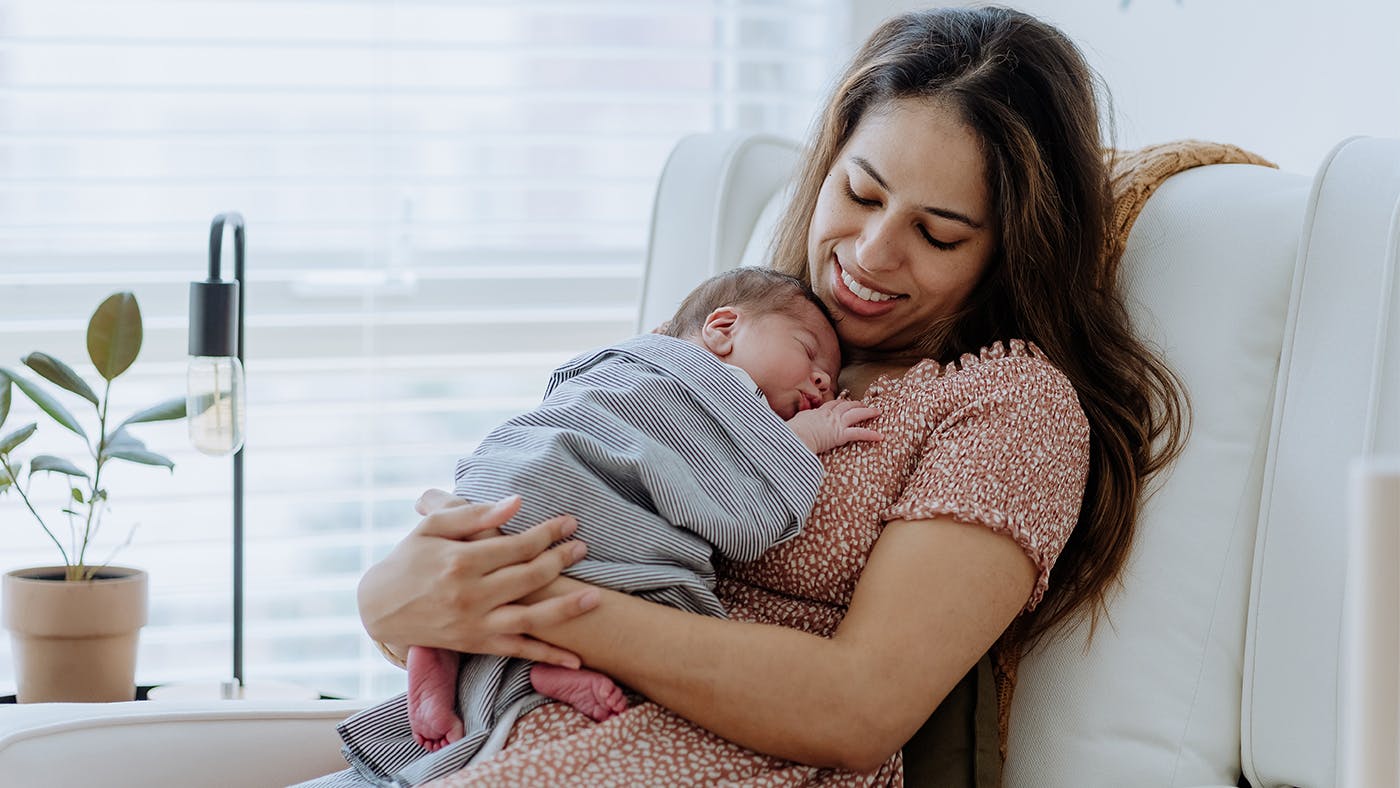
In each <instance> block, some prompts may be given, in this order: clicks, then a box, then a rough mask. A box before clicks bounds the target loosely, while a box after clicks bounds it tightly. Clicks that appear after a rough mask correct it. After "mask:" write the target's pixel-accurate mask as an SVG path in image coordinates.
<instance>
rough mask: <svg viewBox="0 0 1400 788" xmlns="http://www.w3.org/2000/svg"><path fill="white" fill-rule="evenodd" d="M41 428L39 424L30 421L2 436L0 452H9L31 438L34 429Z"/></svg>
mask: <svg viewBox="0 0 1400 788" xmlns="http://www.w3.org/2000/svg"><path fill="white" fill-rule="evenodd" d="M37 429H39V425H38V424H35V423H33V422H30V423H28V424H26V425H24V426H23V427H20V428H19V429H17V430H15V431H14V432H12V433H10V434H9V435H6V436H5V437H3V438H0V454H9V453H10V452H12V451H14V450H15V449H16V448H17V447H18V446H19V445H20V444H21V443H24V442H25V441H27V440H29V436H30V435H33V434H34V430H37Z"/></svg>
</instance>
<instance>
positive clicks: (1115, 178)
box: [995, 140, 1278, 758]
mask: <svg viewBox="0 0 1400 788" xmlns="http://www.w3.org/2000/svg"><path fill="white" fill-rule="evenodd" d="M1107 156H1108V159H1109V167H1110V171H1109V183H1110V185H1111V187H1112V189H1113V213H1112V216H1111V218H1110V221H1109V226H1108V238H1107V239H1106V241H1105V254H1106V255H1107V256H1108V258H1109V259H1110V260H1112V261H1113V264H1112V265H1111V266H1110V267H1109V271H1110V272H1111V273H1112V274H1113V275H1116V274H1117V270H1118V261H1119V258H1121V257H1122V255H1123V249H1124V247H1125V246H1126V245H1127V241H1128V233H1129V232H1130V231H1131V230H1132V229H1133V223H1134V222H1135V221H1137V217H1138V214H1139V213H1141V212H1142V206H1144V205H1146V204H1147V199H1148V198H1149V197H1151V196H1152V195H1153V193H1154V192H1156V191H1157V187H1159V186H1161V185H1162V182H1163V181H1165V180H1166V179H1168V178H1170V177H1171V176H1173V175H1176V174H1177V173H1179V172H1183V171H1185V170H1189V169H1192V168H1195V167H1204V166H1206V165H1209V164H1256V165H1259V166H1263V167H1274V168H1277V166H1278V165H1276V164H1274V163H1273V162H1270V161H1268V160H1266V159H1264V158H1262V157H1260V156H1257V155H1255V154H1253V153H1250V152H1249V151H1246V150H1244V149H1242V148H1238V147H1236V146H1234V145H1225V144H1222V143H1218V142H1202V141H1200V140H1177V141H1175V142H1164V143H1161V144H1159V145H1149V146H1147V147H1145V148H1138V149H1137V150H1131V151H1122V150H1110V151H1108V152H1107ZM1012 626H1013V627H1015V625H1014V624H1013V625H1012ZM1008 633H1009V634H1011V635H1013V637H1012V638H1008V640H1012V641H1014V640H1016V638H1015V637H1014V634H1015V633H1014V632H1011V631H1008ZM995 651H996V653H995V663H996V669H995V673H996V688H997V732H998V734H999V735H1000V739H1001V754H1002V757H1003V758H1005V757H1006V736H1007V730H1008V725H1009V722H1010V719H1011V694H1012V691H1013V690H1014V689H1015V687H1016V667H1017V665H1018V664H1019V663H1020V660H1021V652H1020V649H1019V647H1015V648H1001V647H998V648H996V650H995Z"/></svg>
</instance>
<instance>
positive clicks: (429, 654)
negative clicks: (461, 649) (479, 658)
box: [408, 646, 464, 752]
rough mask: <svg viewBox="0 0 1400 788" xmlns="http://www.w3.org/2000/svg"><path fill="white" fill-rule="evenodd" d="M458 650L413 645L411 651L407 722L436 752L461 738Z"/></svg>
mask: <svg viewBox="0 0 1400 788" xmlns="http://www.w3.org/2000/svg"><path fill="white" fill-rule="evenodd" d="M457 664H458V663H457V652H455V651H448V650H447V649H441V648H424V647H421V646H413V647H412V648H410V649H409V650H408V722H409V724H410V725H411V726H412V728H413V738H414V739H415V740H416V741H417V742H418V744H419V746H421V747H422V748H423V749H425V750H427V751H428V752H435V751H437V750H440V749H442V748H443V747H446V746H447V745H448V744H451V743H452V742H454V741H457V740H458V739H460V738H462V734H463V733H464V729H463V726H462V718H461V717H458V716H457Z"/></svg>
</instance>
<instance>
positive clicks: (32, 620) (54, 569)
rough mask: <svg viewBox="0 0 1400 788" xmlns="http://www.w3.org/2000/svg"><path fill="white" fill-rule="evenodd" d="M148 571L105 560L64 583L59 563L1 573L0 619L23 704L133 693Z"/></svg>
mask: <svg viewBox="0 0 1400 788" xmlns="http://www.w3.org/2000/svg"><path fill="white" fill-rule="evenodd" d="M146 579H147V576H146V573H145V572H144V571H142V570H140V569H127V568H123V567H116V566H109V567H105V568H103V569H102V570H101V571H100V572H98V574H97V577H96V578H95V579H93V580H88V581H83V582H72V583H70V582H66V581H64V579H63V567H61V566H46V567H38V568H34V569H16V570H15V571H13V572H9V573H8V574H6V575H5V583H4V625H5V628H6V629H8V630H10V642H11V643H12V645H13V647H14V655H15V672H16V674H17V675H16V678H17V680H18V683H19V692H18V698H17V700H18V701H19V702H20V703H44V702H51V701H72V702H104V701H120V700H133V699H135V697H136V681H135V678H136V641H137V637H138V636H139V635H140V632H141V627H142V626H144V625H145V624H146Z"/></svg>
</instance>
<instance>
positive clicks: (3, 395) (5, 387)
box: [0, 372, 10, 425]
mask: <svg viewBox="0 0 1400 788" xmlns="http://www.w3.org/2000/svg"><path fill="white" fill-rule="evenodd" d="M9 415H10V376H9V375H6V374H5V373H4V372H0V425H3V424H4V423H5V419H6V418H8V417H9Z"/></svg>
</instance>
